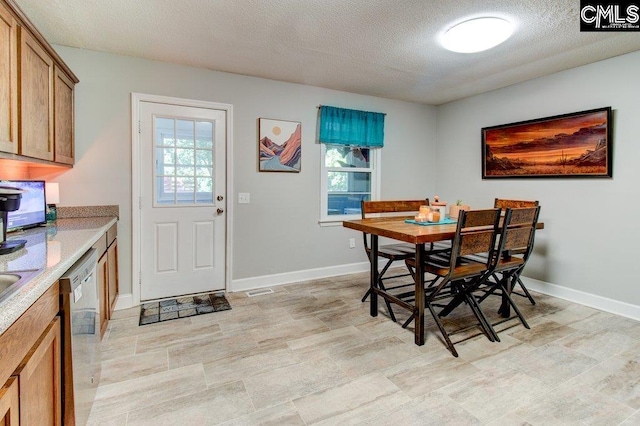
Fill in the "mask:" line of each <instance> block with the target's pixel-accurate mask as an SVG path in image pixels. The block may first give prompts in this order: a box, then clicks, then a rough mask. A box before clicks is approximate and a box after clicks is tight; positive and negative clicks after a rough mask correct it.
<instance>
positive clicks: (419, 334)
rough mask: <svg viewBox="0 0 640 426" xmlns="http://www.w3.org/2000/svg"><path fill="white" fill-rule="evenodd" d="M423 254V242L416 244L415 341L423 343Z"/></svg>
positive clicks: (417, 343) (420, 344)
mask: <svg viewBox="0 0 640 426" xmlns="http://www.w3.org/2000/svg"><path fill="white" fill-rule="evenodd" d="M424 256H425V252H424V244H416V279H415V283H416V292H415V293H416V301H415V303H416V311H417V312H416V322H415V343H416V345H418V346H422V345H424V303H425V302H424V272H423V269H422V265H423V259H424Z"/></svg>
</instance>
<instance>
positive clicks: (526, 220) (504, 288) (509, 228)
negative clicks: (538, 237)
mask: <svg viewBox="0 0 640 426" xmlns="http://www.w3.org/2000/svg"><path fill="white" fill-rule="evenodd" d="M539 215H540V206H537V207H526V208H515V209H511V208H507V210H506V212H505V216H504V222H503V226H502V231H501V235H500V243H499V244H498V252H497V262H496V264H495V266H494V267H493V271H492V277H493V278H494V279H493V280H485V281H484V282H482V283H479V285H477V286H476V288H474V289H473V291H476V292H483V293H484V294H482V295H481V296H480V297H479V298H478V299H477V300H478V304H481V303H482V302H484V301H485V300H486V299H487V298H488V297H489V296H491V295H493V294H496V292H499V293H500V295H501V296H502V300H503V303H502V305H501V306H500V309H499V310H498V313H499V314H500V315H501V316H502V317H503V319H502V320H500V321H497V322H495V323H493V324H489V326H490V328H491V330H492V331H493V332H494V333H495V331H494V327H495V326H496V325H498V324H501V323H503V322H505V321H509V320H511V319H513V318H516V317H513V316H510V313H509V306H510V307H511V308H513V310H514V312H515V313H516V316H517V318H519V319H520V322H521V323H522V325H523V326H524V327H525V328H529V324H527V321H526V320H525V318H524V316H523V315H522V312H520V310H519V309H518V306H517V305H516V303H515V302H514V300H513V299H512V298H511V293H512V289H513V286H514V285H515V284H516V281H517V280H518V278H519V276H520V273H521V272H522V270H523V269H524V267H525V266H526V264H527V260H528V259H529V257H530V256H531V253H532V252H533V244H534V240H535V231H536V225H537V223H538V217H539ZM497 274H500V275H501V277H500V278H498V276H497ZM498 340H499V339H498Z"/></svg>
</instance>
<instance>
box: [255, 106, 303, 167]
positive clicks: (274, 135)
mask: <svg viewBox="0 0 640 426" xmlns="http://www.w3.org/2000/svg"><path fill="white" fill-rule="evenodd" d="M258 152H259V154H258V155H259V171H261V172H292V173H299V172H300V165H301V162H302V125H301V124H300V122H298V121H286V120H274V119H272V118H259V119H258Z"/></svg>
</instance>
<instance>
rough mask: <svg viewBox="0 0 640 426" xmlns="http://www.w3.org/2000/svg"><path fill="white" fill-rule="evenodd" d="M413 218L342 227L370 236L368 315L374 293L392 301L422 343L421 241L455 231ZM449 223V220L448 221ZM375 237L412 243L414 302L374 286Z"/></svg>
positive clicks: (452, 227) (361, 221) (375, 310)
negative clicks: (411, 317)
mask: <svg viewBox="0 0 640 426" xmlns="http://www.w3.org/2000/svg"><path fill="white" fill-rule="evenodd" d="M411 219H413V217H412V216H411V217H409V216H407V217H404V216H393V217H374V218H367V219H358V220H345V221H343V222H342V226H343V227H345V228H349V229H353V230H356V231H361V232H364V233H367V234H370V236H371V242H370V247H371V256H370V276H369V289H370V294H371V300H370V303H371V304H370V310H369V313H370V315H371V316H372V317H376V316H378V296H381V297H383V298H385V299H387V300H388V301H390V302H392V303H395V304H397V305H399V306H401V307H403V308H404V309H407V310H409V311H411V312H412V313H413V314H414V318H415V319H414V324H415V326H414V341H415V344H416V345H419V346H422V345H424V343H425V329H424V318H425V315H424V310H425V289H424V269H423V264H424V262H423V260H425V256H426V255H427V251H426V249H425V244H429V243H437V242H439V241H448V240H452V239H453V238H454V236H455V234H456V227H457V224H456V223H455V222H453V223H445V224H437V223H434V224H426V225H419V224H416V223H409V222H407V221H406V220H411ZM449 222H452V221H449ZM536 228H537V229H542V228H544V224H543V223H541V222H538V224H537V226H536ZM379 237H386V238H391V239H393V240H397V241H402V242H405V243H409V244H412V245H414V246H415V259H416V261H415V265H416V269H415V279H414V282H415V299H414V300H415V302H414V303H415V305H411V304H410V303H408V302H406V301H404V300H402V299H400V298H398V297H396V296H394V295H393V294H391V293H389V292H386V291H384V290H382V289H381V288H379V287H378V285H377V283H378V241H379Z"/></svg>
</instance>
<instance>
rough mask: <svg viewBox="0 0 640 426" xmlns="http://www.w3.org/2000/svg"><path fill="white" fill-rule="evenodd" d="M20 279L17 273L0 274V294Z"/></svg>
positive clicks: (20, 276)
mask: <svg viewBox="0 0 640 426" xmlns="http://www.w3.org/2000/svg"><path fill="white" fill-rule="evenodd" d="M21 279H22V275H18V274H0V294H2V293H3V292H4V291H5V290H6V289H8V288H9V287H11V286H12V285H13V284H15V283H17V282H18V281H20V280H21Z"/></svg>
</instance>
